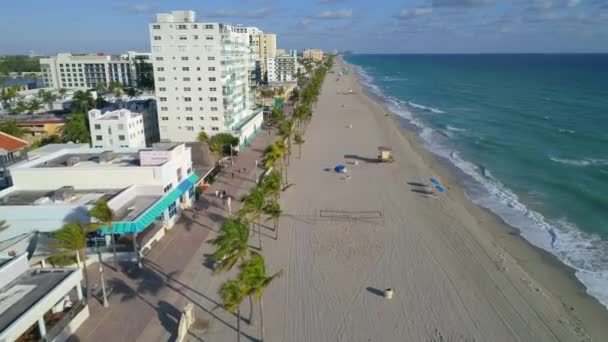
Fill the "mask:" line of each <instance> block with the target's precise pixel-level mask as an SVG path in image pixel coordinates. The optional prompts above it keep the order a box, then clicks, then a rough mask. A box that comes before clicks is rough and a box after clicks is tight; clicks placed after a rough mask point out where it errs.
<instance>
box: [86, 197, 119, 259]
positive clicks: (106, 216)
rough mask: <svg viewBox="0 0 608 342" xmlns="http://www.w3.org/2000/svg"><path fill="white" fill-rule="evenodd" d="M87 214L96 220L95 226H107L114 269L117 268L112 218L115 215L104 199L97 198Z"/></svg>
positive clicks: (113, 218)
mask: <svg viewBox="0 0 608 342" xmlns="http://www.w3.org/2000/svg"><path fill="white" fill-rule="evenodd" d="M89 216H91V218H94V219H96V220H97V226H107V227H108V228H109V230H110V237H111V238H112V254H114V260H112V263H113V266H114V270H117V269H118V267H117V265H116V261H117V258H116V241H114V224H113V222H114V220H115V219H116V215H115V214H114V211H113V210H112V208H110V206H108V202H106V201H105V200H104V199H99V200H97V201H96V202H95V204H94V205H93V208H91V209H90V210H89Z"/></svg>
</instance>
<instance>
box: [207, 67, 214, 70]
mask: <svg viewBox="0 0 608 342" xmlns="http://www.w3.org/2000/svg"><path fill="white" fill-rule="evenodd" d="M207 70H209V71H215V67H209V68H208V69H207Z"/></svg>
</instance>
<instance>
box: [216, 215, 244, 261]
mask: <svg viewBox="0 0 608 342" xmlns="http://www.w3.org/2000/svg"><path fill="white" fill-rule="evenodd" d="M209 242H210V243H211V244H212V245H214V246H215V247H216V248H217V249H216V250H215V252H214V253H213V256H212V259H213V261H214V262H216V263H217V266H216V267H215V268H214V269H213V271H214V272H216V273H217V272H219V271H228V270H231V269H232V268H233V267H234V265H235V264H236V263H237V262H238V261H239V260H241V261H242V260H244V259H245V257H246V256H247V251H248V250H249V222H248V221H247V220H245V219H242V218H240V217H239V218H229V219H227V220H226V221H224V222H223V223H222V226H221V227H220V232H219V234H218V236H216V237H215V238H214V239H212V240H210V241H209Z"/></svg>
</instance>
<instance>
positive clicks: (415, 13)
mask: <svg viewBox="0 0 608 342" xmlns="http://www.w3.org/2000/svg"><path fill="white" fill-rule="evenodd" d="M431 13H433V8H432V7H417V8H410V9H403V10H401V12H399V14H397V15H396V18H397V19H402V20H408V19H413V18H417V17H420V16H423V15H427V14H431Z"/></svg>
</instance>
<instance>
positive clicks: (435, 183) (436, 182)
mask: <svg viewBox="0 0 608 342" xmlns="http://www.w3.org/2000/svg"><path fill="white" fill-rule="evenodd" d="M431 183H433V185H435V186H441V183H439V181H438V180H436V179H435V178H431Z"/></svg>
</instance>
